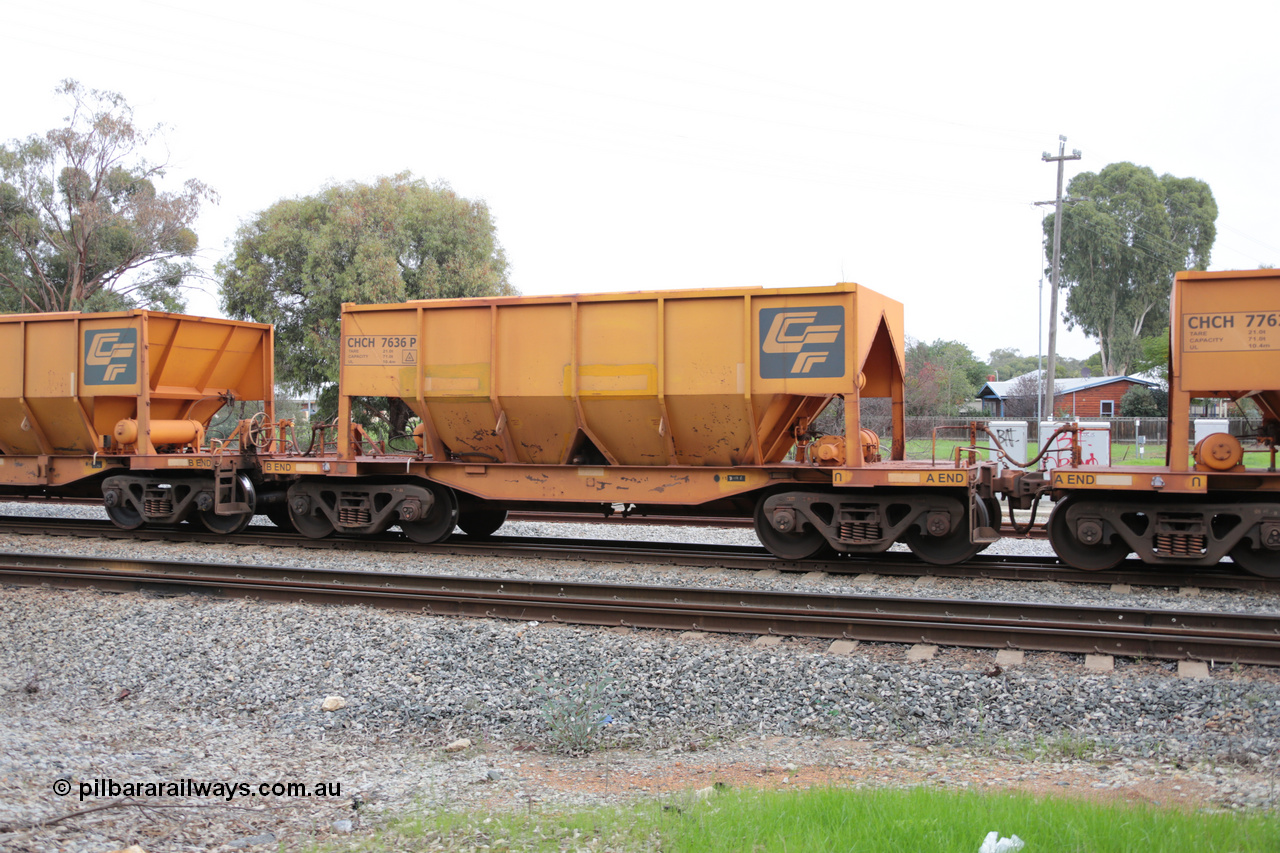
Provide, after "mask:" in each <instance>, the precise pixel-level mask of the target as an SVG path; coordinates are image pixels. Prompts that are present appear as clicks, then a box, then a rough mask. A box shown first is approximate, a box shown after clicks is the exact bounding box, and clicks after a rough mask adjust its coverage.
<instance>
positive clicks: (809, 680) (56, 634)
mask: <svg viewBox="0 0 1280 853" xmlns="http://www.w3.org/2000/svg"><path fill="white" fill-rule="evenodd" d="M39 509H40V510H47V509H48V508H46V507H40V508H39ZM509 527H513V526H512V525H509ZM611 529H613V528H604V527H592V528H590V530H589V533H590V535H596V536H605V535H609V530H611ZM667 530H668V531H669V532H667V533H664V534H663V535H679V536H683V537H693V536H701V537H717V536H723V535H726V534H725V532H724V531H711V532H707V531H702V532H698V531H690V530H687V529H674V530H673V529H667ZM503 532H508V531H507V530H504V531H503ZM512 532H514V531H512ZM519 532H520V533H521V534H524V533H527V532H529V531H527V530H524V531H519ZM739 534H740V532H739V531H730V532H728V535H730V536H735V535H739ZM556 535H562V534H561V533H560V532H557V534H556ZM646 538H658V537H657V536H649V537H646ZM1015 544H1016V546H1017V547H1041V546H1037V545H1035V544H1034V543H1033V544H1031V545H1029V546H1028V545H1027V543H1015ZM1002 547H1003V546H1002ZM0 550H5V551H22V550H25V551H31V552H36V551H39V552H51V551H57V550H62V551H64V552H66V553H98V554H102V555H103V556H116V555H120V556H125V555H130V556H142V557H152V558H156V559H182V558H183V556H185V557H186V558H187V559H199V560H207V561H217V562H223V561H227V562H230V561H239V562H244V563H260V564H276V565H300V566H306V567H324V568H356V567H357V566H360V567H364V568H370V569H391V570H395V571H419V572H430V573H472V574H479V575H491V576H507V575H511V576H520V577H525V576H528V577H546V576H553V577H554V576H559V577H565V578H572V579H575V580H610V581H613V582H619V583H640V582H648V583H660V584H671V583H674V582H677V581H678V580H682V581H683V582H686V583H689V584H691V585H695V586H713V585H714V586H742V587H752V586H755V587H758V588H763V587H765V586H771V587H773V588H784V589H802V590H806V591H815V592H817V591H826V590H828V589H839V590H842V591H846V592H858V593H865V592H873V593H875V594H895V595H916V596H919V595H922V594H924V595H929V596H931V597H935V596H936V597H945V596H961V595H962V596H966V597H973V598H1010V600H1019V599H1023V600H1028V599H1035V600H1059V601H1063V602H1066V603H1069V602H1070V601H1072V600H1077V601H1080V600H1089V601H1095V602H1096V601H1097V600H1099V599H1101V600H1103V601H1111V602H1112V603H1115V604H1117V605H1132V604H1138V603H1141V604H1142V605H1143V606H1157V607H1159V606H1163V607H1170V608H1178V609H1189V608H1192V607H1195V608H1205V609H1209V608H1222V609H1232V610H1239V609H1254V610H1266V611H1271V612H1274V611H1275V610H1276V609H1277V601H1276V596H1269V595H1259V594H1256V593H1252V594H1241V593H1214V594H1212V595H1211V594H1209V593H1207V592H1206V593H1201V594H1198V595H1195V594H1193V595H1191V596H1190V597H1188V595H1187V594H1186V591H1179V590H1162V589H1158V588H1147V587H1142V588H1137V589H1136V591H1135V592H1132V593H1128V594H1121V593H1112V592H1110V591H1109V590H1107V589H1106V588H1105V587H1099V588H1093V587H1075V586H1067V585H1063V584H1056V583H1042V584H1005V583H996V582H992V581H979V582H974V581H968V582H966V581H942V580H938V579H926V580H925V581H923V582H917V581H914V580H900V579H892V578H870V579H868V578H862V579H857V578H854V577H842V576H829V577H825V578H807V579H806V578H805V576H801V575H783V576H781V577H778V578H761V577H759V576H758V574H753V573H747V572H729V571H721V572H715V571H712V572H707V571H699V570H690V569H681V568H677V567H645V566H633V565H616V564H606V565H600V564H592V563H588V562H582V561H545V560H543V561H531V562H529V563H527V564H525V563H520V564H515V563H513V562H512V561H507V560H495V559H485V558H475V557H430V558H429V557H420V556H413V555H395V554H375V553H366V554H358V553H343V552H315V551H300V550H293V549H278V550H271V551H261V550H251V549H247V548H239V547H235V546H199V550H198V552H196V553H192V552H191V546H190V545H173V544H167V543H127V542H105V541H98V540H78V539H70V538H44V537H13V536H7V537H0ZM184 552H185V553H184ZM926 590H927V591H926ZM1108 596H1112V597H1113V598H1108ZM0 612H2V613H3V614H4V617H3V618H4V636H5V641H4V643H3V644H2V645H0V755H2V756H3V759H2V764H0V847H2V846H5V844H6V839H7V840H8V841H9V842H12V843H14V844H17V845H18V846H16V847H15V848H14V849H23V846H22V845H24V844H26V845H31V846H32V849H72V850H110V849H114V848H112V847H107V846H103V845H104V844H107V843H116V842H119V846H125V843H126V842H128V843H132V842H134V841H138V843H141V844H142V845H143V846H144V847H145V848H146V849H148V850H155V849H217V847H218V845H226V844H232V843H235V842H237V841H243V840H244V839H251V838H255V837H258V836H261V835H262V834H263V833H265V832H270V833H271V834H272V837H273V839H275V840H274V841H273V842H272V843H273V844H274V843H284V844H285V845H286V846H287V847H293V846H296V845H301V844H303V843H305V842H306V840H307V839H314V838H325V837H329V836H331V835H334V834H342V833H344V832H345V830H346V828H347V827H345V825H343V824H341V823H340V822H341V821H342V820H344V819H350V818H351V817H352V814H353V813H355V812H360V810H353V809H352V804H353V803H352V798H353V797H354V796H356V794H359V795H360V797H361V802H362V803H363V804H364V809H363V812H360V813H359V814H358V815H357V817H358V819H357V820H356V821H355V824H354V825H353V831H356V832H359V831H362V829H361V828H362V827H364V826H367V825H368V824H369V823H375V822H376V821H377V820H378V819H379V818H378V816H379V815H384V816H385V815H386V814H389V813H393V812H395V811H397V810H400V809H403V808H405V807H406V806H407V805H408V804H410V803H415V802H416V803H425V804H428V805H438V804H441V803H454V804H458V805H460V806H466V805H467V804H469V803H470V804H476V803H490V804H492V803H495V802H496V803H498V804H499V805H503V804H505V805H511V806H519V805H520V804H521V803H524V804H525V806H526V807H528V806H529V804H530V803H533V802H535V801H537V802H541V803H543V804H544V806H546V805H559V804H565V803H576V802H597V801H600V799H601V798H605V799H606V800H610V801H611V800H612V798H614V797H616V795H617V794H618V790H616V789H615V790H612V791H609V790H607V789H606V790H605V791H601V790H595V789H592V788H591V787H590V786H587V787H586V788H584V789H581V790H578V789H575V790H574V791H572V792H569V791H567V790H565V789H564V788H563V787H557V786H549V785H546V784H542V783H543V782H545V780H544V779H542V777H535V776H533V775H530V773H531V771H529V770H528V768H529V767H530V766H532V764H533V763H534V762H533V757H535V756H536V757H537V759H538V761H539V762H544V763H545V762H562V763H563V767H565V768H572V767H581V766H583V762H588V763H589V762H593V761H599V760H600V756H605V755H608V756H612V757H611V758H610V759H609V760H610V762H611V763H613V764H622V765H626V766H627V767H628V768H630V770H631V771H634V772H635V773H637V774H638V773H640V772H641V770H642V769H644V768H650V769H644V773H645V774H650V775H652V773H656V772H657V769H656V768H659V767H662V766H664V765H667V764H669V763H670V762H669V756H670V755H672V754H673V753H676V752H678V753H680V754H684V753H688V752H689V751H690V750H696V751H697V752H696V754H697V755H698V756H699V759H698V760H699V761H702V762H711V763H712V764H717V763H718V764H719V765H721V766H723V767H729V766H738V765H740V764H746V765H759V766H761V767H766V766H772V765H775V764H778V763H779V762H780V761H781V760H782V759H780V758H779V757H778V756H779V755H782V756H783V757H784V758H786V759H787V761H790V762H791V763H795V764H797V765H803V766H805V767H810V766H812V767H819V766H820V767H824V768H845V769H847V771H848V773H849V774H856V773H858V772H861V771H860V770H859V768H862V769H865V768H867V767H870V766H873V765H874V766H876V767H881V766H882V765H883V766H887V765H886V762H887V764H891V765H893V766H899V765H901V766H902V767H907V768H909V769H910V768H914V769H911V770H910V772H906V771H904V773H905V774H906V775H905V776H903V777H902V778H901V779H899V782H905V783H914V782H918V781H926V782H930V783H933V784H960V783H961V782H962V781H964V780H966V779H968V778H977V777H978V775H980V773H979V771H978V769H976V768H978V767H979V765H981V768H982V769H981V772H983V773H990V772H994V769H995V768H1004V769H1007V766H1008V765H1010V764H1014V765H1017V766H1018V767H1019V768H1021V770H1020V772H1021V773H1023V774H1024V775H1025V774H1026V773H1031V774H1032V775H1038V774H1045V773H1049V772H1050V770H1051V765H1052V766H1053V767H1058V766H1059V765H1061V766H1062V767H1066V768H1068V769H1069V770H1070V772H1071V773H1077V774H1079V773H1084V774H1085V775H1086V776H1088V777H1089V778H1091V779H1092V780H1093V781H1090V782H1088V783H1087V784H1088V785H1090V786H1092V785H1093V784H1094V782H1096V781H1097V779H1098V778H1102V777H1105V778H1104V782H1105V785H1106V786H1113V784H1114V782H1115V767H1116V766H1118V763H1122V764H1123V766H1124V768H1125V774H1127V775H1126V776H1125V778H1127V779H1129V780H1130V781H1132V782H1133V784H1137V783H1138V781H1141V780H1142V779H1148V780H1150V779H1164V780H1165V781H1168V782H1169V784H1170V786H1171V787H1170V790H1172V785H1173V784H1174V782H1173V779H1174V777H1175V776H1178V778H1179V779H1183V777H1184V776H1185V779H1183V781H1185V784H1186V787H1187V788H1188V789H1190V788H1192V787H1194V786H1200V787H1199V790H1202V792H1203V799H1204V801H1205V802H1207V803H1210V804H1216V805H1220V806H1237V807H1239V806H1243V807H1257V806H1267V805H1274V791H1273V786H1271V785H1270V782H1271V780H1273V777H1274V773H1275V771H1276V757H1277V749H1278V748H1280V685H1278V684H1277V678H1276V677H1275V675H1276V674H1275V672H1274V671H1272V670H1268V669H1261V668H1253V667H1246V668H1237V667H1230V666H1224V665H1215V666H1214V667H1213V668H1212V677H1211V678H1210V679H1207V680H1198V679H1184V678H1178V677H1177V675H1176V673H1175V671H1174V666H1173V664H1172V663H1166V662H1150V661H1132V660H1121V661H1118V662H1117V668H1116V671H1115V672H1113V673H1107V674H1098V673H1092V672H1088V671H1086V670H1085V668H1084V666H1083V665H1082V663H1083V662H1082V659H1081V658H1080V657H1077V656H1068V655H1050V654H1028V656H1027V660H1026V663H1025V664H1023V665H1021V666H1007V667H1003V668H1002V667H997V666H995V664H994V653H993V652H987V651H967V650H957V649H944V650H942V652H941V653H940V654H939V655H938V656H937V657H936V658H934V659H933V660H930V661H925V662H908V661H907V660H906V657H905V651H906V649H905V647H902V646H891V645H872V644H863V645H861V646H859V647H858V648H856V649H854V650H853V652H852V653H851V654H832V653H829V652H828V651H827V645H826V644H825V643H821V642H817V641H809V640H798V639H786V640H784V641H783V642H782V643H781V644H779V645H771V646H757V645H754V644H753V643H752V638H751V637H747V636H732V635H710V636H695V635H680V634H676V633H674V632H662V631H617V630H612V631H611V630H603V629H587V628H577V627H572V626H565V625H556V624H536V623H529V622H498V621H484V620H472V619H451V618H442V617H431V616H425V615H418V614H407V613H398V612H384V611H377V610H373V609H368V608H364V607H349V608H340V607H320V606H315V605H303V604H275V603H265V602H256V601H220V600H209V599H202V598H197V597H192V596H182V597H174V598H160V597H154V596H151V595H145V594H140V593H131V594H125V595H108V594H103V593H96V592H62V591H53V590H47V589H5V590H0ZM335 696H336V697H341V698H342V700H343V703H344V707H341V708H339V709H337V710H333V711H325V710H322V703H323V702H324V701H325V699H326V698H328V697H335ZM585 697H595V698H594V699H593V701H588V700H587V698H585ZM553 708H556V709H559V710H561V711H569V712H581V714H582V716H583V718H584V719H586V721H587V723H586V724H587V726H588V730H590V731H592V732H595V731H598V734H593V735H592V746H598V745H605V746H608V747H610V750H608V751H606V752H597V753H595V755H594V756H592V757H590V758H585V759H584V758H556V757H554V752H555V747H556V746H557V744H562V743H564V742H565V740H566V738H567V735H568V734H571V733H570V732H567V731H566V729H565V727H564V725H563V724H561V725H560V726H559V727H553V726H551V725H549V723H548V718H547V713H546V712H547V711H548V710H550V709H553ZM597 722H598V723H600V724H601V725H600V726H599V728H598V730H597V729H595V728H593V726H594V725H595V723H597ZM461 739H467V740H469V741H470V742H471V744H470V745H469V746H460V747H457V749H458V751H457V752H448V753H447V752H445V751H444V749H445V747H446V746H448V745H449V744H450V743H455V742H458V741H460V740H461ZM780 744H781V745H780ZM940 756H945V761H944V760H943V758H941V757H940ZM958 756H965V757H966V760H965V761H961V762H960V763H959V764H957V763H955V762H956V759H957V757H958ZM806 762H808V763H807V764H806ZM650 763H652V767H651V766H650ZM782 763H784V764H785V763H786V762H782ZM498 765H500V766H501V769H500V770H495V769H494V768H495V766H498ZM521 765H524V768H525V769H523V770H522V769H521ZM1104 766H1105V767H1106V768H1107V769H1106V770H1105V771H1104V770H1100V769H1096V768H1100V767H1104ZM928 767H933V768H934V769H933V770H932V771H928V770H926V769H925V768H928ZM938 768H942V769H938ZM916 770H919V771H920V772H919V773H916ZM1095 770H1096V772H1095ZM490 771H493V772H490ZM566 772H567V771H566ZM615 772H616V773H617V774H622V775H625V774H623V773H622V770H617V771H615ZM1055 772H1056V771H1055ZM1063 772H1064V773H1065V772H1067V771H1066V770H1064V771H1063ZM690 774H691V775H690V779H691V780H693V779H694V778H696V774H695V773H693V771H690ZM912 774H915V775H912ZM1107 774H1110V776H1108V775H1107ZM1178 774H1182V775H1180V776H1179V775H1178ZM756 775H762V774H756ZM763 775H764V777H765V778H768V774H763ZM60 778H65V779H66V780H67V781H68V782H69V783H70V784H71V785H72V788H73V792H72V794H71V795H69V796H66V797H59V796H57V795H55V794H54V793H53V792H52V789H51V786H52V785H53V784H54V783H55V782H56V781H57V780H58V779H60ZM181 778H190V779H197V780H216V779H238V780H245V781H253V782H255V783H256V782H257V781H277V780H282V779H283V780H304V781H312V780H314V781H320V780H333V781H339V782H341V783H342V784H343V790H342V795H341V796H339V797H329V798H324V799H322V800H305V801H304V800H297V799H292V800H291V799H289V798H268V799H266V800H263V799H256V800H253V799H251V800H250V801H249V802H248V805H249V806H250V807H251V808H250V810H248V811H245V810H242V808H241V803H244V802H245V801H244V800H241V801H240V802H239V803H237V802H234V801H233V802H230V803H226V802H223V803H221V804H219V803H218V801H217V800H216V799H213V798H206V799H197V800H196V801H192V800H190V799H187V800H184V799H182V798H177V799H169V800H165V801H164V802H167V803H169V804H170V805H172V804H178V803H191V802H195V803H196V804H198V805H200V806H201V808H200V809H196V810H187V811H185V812H183V816H182V818H181V819H180V820H179V819H178V818H177V817H176V816H175V815H173V814H172V813H169V812H166V813H164V817H163V818H157V817H155V815H151V816H145V815H142V814H135V812H138V810H136V809H133V810H129V809H126V810H120V809H113V810H108V811H104V812H99V813H95V814H94V815H89V816H85V817H82V818H76V819H73V820H70V821H65V822H63V823H59V824H54V825H52V826H44V827H32V826H30V824H31V823H32V822H35V821H39V820H42V819H48V818H50V817H54V816H57V815H61V814H64V813H66V812H69V811H74V810H76V809H80V808H86V807H89V806H92V805H101V804H102V803H103V802H105V801H106V800H105V798H100V797H90V798H88V799H86V800H85V801H84V802H80V801H79V799H78V795H77V793H76V792H77V791H79V790H80V789H79V787H78V786H79V785H80V783H81V782H83V781H85V780H90V781H91V780H94V779H116V780H120V781H123V780H125V779H134V780H138V781H146V780H159V781H163V780H169V779H181ZM614 778H615V783H616V779H617V778H619V776H617V775H615V777H614ZM646 778H647V777H646ZM840 778H845V777H840ZM849 778H853V776H849ZM859 778H861V777H859ZM860 783H861V782H860ZM966 784H967V782H966ZM640 790H641V789H639V788H638V789H637V792H639V791H640ZM1170 796H1177V795H1176V794H1170ZM263 806H269V807H270V808H269V810H268V811H265V812H264V811H261V809H262V807H263ZM233 807H234V808H233ZM149 821H150V822H149ZM362 821H363V822H362ZM147 827H151V829H147ZM6 830H7V832H6ZM259 830H261V831H259ZM148 832H151V833H152V836H148V835H147V833H148ZM131 833H132V834H131ZM148 837H151V839H152V842H151V846H148V842H147V840H146V839H147V838H148ZM261 843H266V842H261ZM246 848H247V849H254V848H253V846H252V845H246ZM226 849H240V848H231V847H229V848H226ZM263 849H274V848H273V847H268V848H263Z"/></svg>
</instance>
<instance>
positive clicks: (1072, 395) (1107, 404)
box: [978, 372, 1160, 420]
mask: <svg viewBox="0 0 1280 853" xmlns="http://www.w3.org/2000/svg"><path fill="white" fill-rule="evenodd" d="M1037 375H1038V373H1037V372H1032V373H1027V374H1023V375H1022V376H1015V377H1014V378H1013V379H1010V380H1008V381H1006V382H995V381H989V382H987V384H986V385H983V386H982V390H981V391H979V392H978V399H979V400H981V401H982V411H983V414H985V415H987V416H988V417H996V418H1002V417H1007V416H1010V415H1009V413H1007V412H1006V408H1007V407H1006V404H1007V402H1008V400H1009V398H1010V397H1011V396H1013V395H1016V394H1018V393H1020V392H1025V389H1026V388H1027V387H1028V385H1029V384H1030V382H1034V381H1035V379H1036V378H1037ZM1028 380H1030V382H1029V381H1028ZM1055 385H1056V391H1057V393H1055V394H1054V396H1053V415H1054V416H1058V417H1069V418H1073V419H1076V420H1083V419H1098V418H1100V419H1103V420H1105V419H1107V418H1116V417H1119V416H1120V400H1121V399H1123V398H1124V395H1125V394H1126V393H1128V391H1129V389H1130V388H1133V387H1135V386H1139V385H1141V386H1143V387H1146V388H1152V389H1156V388H1159V387H1160V383H1159V382H1152V381H1151V380H1149V379H1142V378H1140V377H1137V376H1083V377H1077V378H1075V379H1059V380H1058V381H1057V382H1056V383H1055ZM1032 406H1033V407H1034V399H1033V401H1032ZM1031 414H1032V415H1034V412H1032V413H1031Z"/></svg>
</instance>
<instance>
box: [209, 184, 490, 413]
mask: <svg viewBox="0 0 1280 853" xmlns="http://www.w3.org/2000/svg"><path fill="white" fill-rule="evenodd" d="M217 274H218V277H219V279H220V280H221V294H222V305H223V308H224V310H225V311H226V312H227V313H228V315H229V316H231V317H233V318H236V319H248V320H256V321H258V322H262V323H274V324H275V327H276V360H277V366H276V376H277V379H278V380H279V381H280V382H281V384H282V385H284V386H286V387H288V388H290V389H292V390H294V391H303V390H307V389H311V390H321V391H322V390H323V389H325V388H326V387H327V386H330V385H332V384H333V383H336V382H337V379H338V336H339V323H340V314H341V308H342V303H344V302H356V303H393V302H403V301H405V300H409V299H433V298H438V297H460V296H495V295H509V294H512V293H514V292H515V291H514V289H513V288H512V287H511V284H510V282H509V281H508V279H507V261H506V256H505V255H504V253H503V250H502V247H501V245H500V244H499V243H498V239H497V236H496V234H495V231H494V224H493V219H492V217H491V216H490V214H489V209H488V207H487V206H486V205H485V204H484V202H482V201H470V200H468V199H465V198H461V197H459V196H458V195H457V194H455V193H454V192H453V190H451V189H450V188H449V187H448V186H447V185H446V184H435V185H431V184H428V183H427V182H425V181H422V180H419V179H415V178H413V177H412V176H411V175H410V174H409V173H407V172H405V173H402V174H399V175H396V176H394V177H390V178H380V179H379V180H378V181H377V182H375V183H373V184H359V183H348V184H341V185H335V186H329V187H325V188H324V189H322V190H321V191H320V192H319V193H317V194H316V195H312V196H307V197H305V198H295V199H284V200H281V201H278V202H276V203H275V204H273V205H272V206H271V207H269V208H267V209H266V210H264V211H262V212H261V213H259V214H258V215H257V216H255V217H254V218H253V219H252V220H251V221H249V222H247V223H245V224H243V225H242V226H241V227H240V230H239V232H238V233H237V236H236V241H235V245H234V249H233V254H232V255H231V256H230V257H228V258H226V259H224V260H223V261H222V262H221V263H219V264H218V268H217ZM321 399H322V400H323V399H324V395H323V394H321ZM406 411H407V410H406Z"/></svg>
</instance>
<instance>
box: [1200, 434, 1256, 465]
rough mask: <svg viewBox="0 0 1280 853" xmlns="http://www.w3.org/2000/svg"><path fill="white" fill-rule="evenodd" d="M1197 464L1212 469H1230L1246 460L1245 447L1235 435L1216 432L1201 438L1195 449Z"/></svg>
mask: <svg viewBox="0 0 1280 853" xmlns="http://www.w3.org/2000/svg"><path fill="white" fill-rule="evenodd" d="M1193 453H1194V454H1195V460H1196V466H1197V467H1203V468H1208V469H1209V470H1210V471H1230V470H1231V469H1232V468H1234V467H1236V466H1237V465H1239V464H1240V463H1241V462H1243V461H1244V448H1243V447H1241V446H1240V441H1239V439H1237V438H1236V437H1235V436H1233V435H1228V434H1227V433H1225V432H1215V433H1212V434H1211V435H1207V436H1205V437H1204V438H1202V439H1201V440H1200V443H1199V444H1197V445H1196V446H1195V450H1194V451H1193Z"/></svg>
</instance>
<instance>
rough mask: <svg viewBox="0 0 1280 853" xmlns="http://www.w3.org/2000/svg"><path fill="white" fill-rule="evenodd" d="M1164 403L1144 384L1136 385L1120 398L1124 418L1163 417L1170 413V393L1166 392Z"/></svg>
mask: <svg viewBox="0 0 1280 853" xmlns="http://www.w3.org/2000/svg"><path fill="white" fill-rule="evenodd" d="M1162 396H1163V397H1164V403H1163V405H1161V401H1160V400H1159V399H1158V398H1157V397H1156V395H1155V394H1153V393H1152V392H1151V389H1149V388H1146V387H1144V386H1142V385H1135V386H1133V387H1132V388H1130V389H1129V390H1128V391H1126V392H1125V395H1124V396H1123V397H1121V398H1120V417H1122V418H1162V417H1164V416H1165V415H1166V414H1168V408H1169V395H1168V394H1164V393H1163V392H1162Z"/></svg>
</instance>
